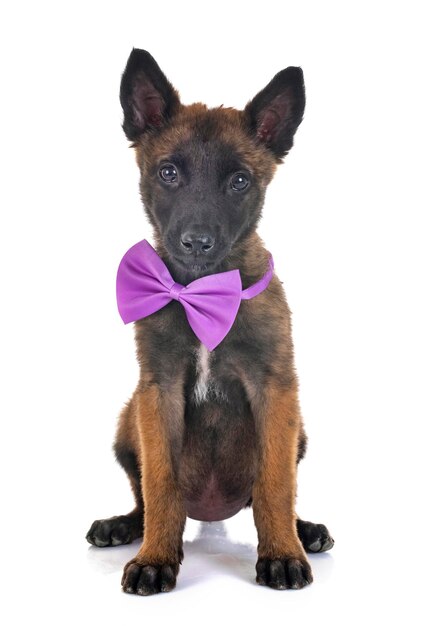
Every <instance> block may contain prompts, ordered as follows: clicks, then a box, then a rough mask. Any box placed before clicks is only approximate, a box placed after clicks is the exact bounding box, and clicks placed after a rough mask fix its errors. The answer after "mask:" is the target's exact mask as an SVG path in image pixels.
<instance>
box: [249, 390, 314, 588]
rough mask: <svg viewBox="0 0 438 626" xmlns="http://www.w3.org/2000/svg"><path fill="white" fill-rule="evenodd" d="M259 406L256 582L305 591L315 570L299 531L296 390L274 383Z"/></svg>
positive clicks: (298, 420) (255, 507) (256, 484)
mask: <svg viewBox="0 0 438 626" xmlns="http://www.w3.org/2000/svg"><path fill="white" fill-rule="evenodd" d="M258 407H259V408H258V420H257V421H258V427H259V442H260V465H259V470H258V474H257V478H256V481H255V485H254V489H253V510H254V521H255V524H256V527H257V532H258V538H259V545H258V561H257V566H256V570H257V582H258V583H259V584H261V585H269V586H270V587H273V588H274V589H291V588H292V589H300V588H301V587H304V586H305V585H308V584H309V583H311V582H312V572H311V569H310V565H309V563H308V561H307V558H306V556H305V553H304V549H303V547H302V544H301V542H300V540H299V538H298V534H297V529H296V515H295V494H296V466H297V452H298V438H299V432H300V424H301V414H300V409H299V404H298V397H297V391H296V389H294V388H293V387H292V388H285V387H280V386H275V385H273V384H271V385H270V386H268V387H267V388H266V389H265V393H264V399H263V401H262V402H260V403H258Z"/></svg>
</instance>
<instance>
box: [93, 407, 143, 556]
mask: <svg viewBox="0 0 438 626" xmlns="http://www.w3.org/2000/svg"><path fill="white" fill-rule="evenodd" d="M135 428H136V426H135V416H134V411H133V400H131V401H130V402H129V403H128V404H127V405H126V406H125V408H124V409H123V411H122V413H121V415H120V418H119V425H118V429H117V436H116V440H115V443H114V452H115V455H116V458H117V460H118V462H119V463H120V465H121V466H122V467H123V469H124V470H125V471H126V473H127V475H128V478H129V482H130V483H131V488H132V492H133V494H134V498H135V507H134V509H133V510H132V511H131V512H130V513H128V514H127V515H116V516H114V517H110V518H108V519H101V520H96V521H95V522H93V524H92V525H91V528H90V530H89V531H88V533H87V535H86V539H87V541H88V542H89V543H91V544H92V545H94V546H97V547H99V548H103V547H107V546H119V545H122V544H126V543H131V541H134V539H138V538H139V537H142V536H143V510H144V506H143V497H142V493H141V479H140V469H139V463H138V455H137V452H136V451H135V442H136V436H135V435H136V430H135Z"/></svg>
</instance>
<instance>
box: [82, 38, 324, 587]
mask: <svg viewBox="0 0 438 626" xmlns="http://www.w3.org/2000/svg"><path fill="white" fill-rule="evenodd" d="M120 100H121V104H122V108H123V111H124V122H123V129H124V131H125V134H126V136H127V138H128V139H129V140H130V141H131V142H132V146H133V147H134V149H135V155H136V160H137V164H138V166H139V168H140V174H141V178H140V189H141V196H142V200H143V204H144V208H145V211H146V214H147V216H148V218H149V220H150V223H151V224H152V226H153V230H154V236H155V244H156V246H155V248H156V251H157V253H158V255H159V257H161V259H162V261H163V262H164V264H165V266H166V267H167V270H168V271H169V273H170V275H171V277H172V279H173V281H175V283H177V284H178V285H180V289H181V285H183V286H185V285H188V284H190V283H191V282H193V281H194V280H198V279H202V278H203V277H205V276H211V275H214V274H220V273H223V272H230V271H232V270H238V272H239V275H240V279H241V283H242V289H243V290H245V289H248V288H251V286H253V285H258V284H261V283H260V282H259V281H261V282H263V281H265V283H266V281H267V284H265V287H264V288H263V289H262V290H261V291H260V293H258V294H257V295H255V297H251V298H249V299H242V301H241V302H240V306H239V307H238V311H237V315H236V317H235V319H234V322H233V323H232V325H231V327H230V329H229V331H228V333H227V334H226V335H225V336H224V337H223V339H222V340H221V341H220V342H219V344H218V345H217V346H215V348H214V349H213V350H211V349H208V348H207V347H206V345H205V342H204V343H201V341H200V340H199V339H198V337H197V335H196V334H195V332H194V331H193V329H192V327H191V326H190V324H189V322H188V317H187V314H186V311H185V310H184V307H183V306H181V302H178V301H177V299H175V298H174V299H172V300H171V301H170V302H168V303H167V304H166V306H163V307H162V308H160V309H159V310H157V311H156V312H154V313H152V314H151V315H147V316H145V317H141V318H140V319H138V321H136V323H135V335H136V344H137V354H138V361H139V365H140V380H139V383H138V386H137V389H136V390H135V392H134V394H133V397H132V398H131V400H130V401H129V403H128V404H127V406H126V407H125V408H124V410H123V411H122V413H121V415H120V419H119V424H118V430H117V436H116V441H115V444H114V450H115V454H116V457H117V459H118V461H119V462H120V464H121V465H122V467H123V468H124V469H125V471H126V472H127V474H128V477H129V480H130V483H131V487H132V490H133V493H134V497H135V502H136V505H135V508H134V510H133V511H132V512H131V513H129V514H128V515H122V516H117V517H112V518H110V519H106V520H97V521H95V522H94V523H93V524H92V526H91V528H90V530H89V532H88V534H87V540H88V541H89V542H90V543H91V544H93V545H95V546H99V547H103V546H116V545H120V544H125V543H129V542H131V541H133V540H134V539H136V538H139V537H142V538H143V542H142V544H141V547H140V550H139V552H138V554H137V556H136V557H135V558H134V559H132V560H131V561H130V562H129V563H128V564H127V565H126V567H125V570H124V574H123V578H122V587H123V590H124V591H126V592H128V593H137V594H140V595H150V594H154V593H158V592H162V591H169V590H171V589H173V588H174V586H175V584H176V577H177V574H178V571H179V566H180V563H181V561H182V557H183V549H182V547H183V543H182V537H183V530H184V525H185V520H186V516H189V517H190V518H193V519H196V520H203V521H214V520H224V519H227V518H229V517H231V516H232V515H235V514H236V513H237V512H238V511H240V510H241V509H242V508H243V507H245V506H252V508H253V513H254V521H255V524H256V527H257V533H258V561H257V564H256V574H257V576H256V580H257V582H258V583H259V584H261V585H268V586H270V587H272V588H274V589H299V588H301V587H304V586H305V585H308V584H309V583H310V582H312V573H311V568H310V565H309V562H308V560H307V558H306V551H307V552H321V551H325V550H329V549H330V548H331V547H332V546H333V539H332V538H331V537H330V534H329V532H328V530H327V528H326V527H325V526H323V525H321V524H313V523H311V522H304V521H302V520H300V519H299V518H298V517H297V516H296V513H295V508H294V507H295V495H296V467H297V463H298V462H299V461H300V459H301V458H303V456H304V453H305V449H306V435H305V433H304V430H303V423H302V418H301V414H300V408H299V401H298V383H297V376H296V374H295V370H294V362H293V346H292V339H291V322H290V311H289V308H288V305H287V302H286V299H285V295H284V291H283V288H282V286H281V283H280V281H279V279H278V278H277V277H276V275H275V274H274V275H273V276H272V277H271V276H270V275H268V274H269V266H270V255H269V253H268V252H267V251H266V250H265V248H264V247H263V244H262V241H261V240H260V238H259V236H258V235H257V232H256V227H257V223H258V221H259V218H260V215H261V212H262V207H263V202H264V197H265V191H266V188H267V186H268V184H269V183H270V181H271V180H272V177H273V175H274V172H275V169H276V167H277V164H279V163H281V162H282V160H283V157H284V156H285V155H286V154H287V152H288V151H289V150H290V148H291V147H292V144H293V139H294V135H295V131H296V130H297V128H298V126H299V124H300V122H301V120H302V117H303V113H304V104H305V93H304V81H303V72H302V70H301V69H300V68H298V67H288V68H286V69H284V70H283V71H281V72H279V73H278V74H277V75H276V76H275V77H274V78H273V79H272V81H271V82H270V83H269V84H268V85H267V87H265V88H264V89H263V90H262V91H260V93H258V94H257V95H256V96H255V98H253V100H251V101H250V102H249V103H248V104H247V106H246V107H245V109H244V110H243V111H239V110H236V109H233V108H223V107H218V108H213V109H208V108H207V107H206V106H205V105H204V104H200V103H197V104H192V105H190V106H185V105H182V104H181V102H180V99H179V96H178V92H177V91H176V90H175V89H174V87H173V86H172V85H171V83H170V82H169V81H168V80H167V78H166V77H165V75H164V74H163V72H162V71H161V69H160V68H159V66H158V65H157V63H156V61H155V60H154V59H153V58H152V56H151V55H150V54H149V53H148V52H145V51H143V50H138V49H134V50H133V51H132V53H131V55H130V57H129V60H128V63H127V66H126V69H125V71H124V74H123V77H122V81H121V89H120ZM273 252H275V251H273ZM271 267H272V266H271ZM233 275H234V276H235V275H236V272H234V274H233Z"/></svg>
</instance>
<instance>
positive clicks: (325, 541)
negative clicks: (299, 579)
mask: <svg viewBox="0 0 438 626" xmlns="http://www.w3.org/2000/svg"><path fill="white" fill-rule="evenodd" d="M306 450H307V435H306V433H305V432H304V428H303V425H302V424H301V429H300V435H299V438H298V456H297V463H299V462H300V461H301V459H302V458H304V456H305V454H306ZM297 531H298V537H299V539H300V541H301V543H302V544H303V548H304V550H305V551H306V552H327V550H331V549H332V548H333V546H334V544H335V542H334V539H332V537H331V536H330V533H329V531H328V530H327V527H326V526H324V524H314V523H313V522H305V521H304V520H302V519H300V518H297Z"/></svg>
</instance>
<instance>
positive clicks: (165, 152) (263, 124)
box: [120, 49, 305, 276]
mask: <svg viewBox="0 0 438 626" xmlns="http://www.w3.org/2000/svg"><path fill="white" fill-rule="evenodd" d="M120 100H121V103H122V107H123V110H124V114H125V118H124V123H123V128H124V130H125V133H126V136H127V137H128V139H130V140H131V141H133V145H134V147H135V149H136V155H137V162H138V165H139V167H140V172H141V181H140V188H141V194H142V199H143V203H144V206H145V209H146V212H147V215H148V216H149V219H150V220H151V223H152V225H153V227H154V229H155V231H156V235H158V237H159V239H160V241H161V242H162V244H163V245H164V248H165V250H166V252H167V255H168V257H169V259H170V260H171V262H172V265H173V266H175V267H178V268H180V269H181V271H183V272H184V273H186V274H187V275H193V276H199V275H202V274H205V273H211V272H214V271H215V269H216V268H217V267H218V266H219V265H220V264H221V262H222V261H224V259H225V258H226V257H227V256H228V255H229V254H230V252H231V250H232V249H234V248H235V247H236V246H237V244H238V242H241V241H243V240H244V239H245V237H247V236H248V235H249V233H251V232H252V231H253V230H254V228H255V226H256V224H257V221H258V219H259V218H260V215H261V210H262V207H263V201H264V196H265V190H266V187H267V185H268V184H269V182H270V181H271V179H272V176H273V174H274V171H275V167H276V164H277V163H279V162H281V160H282V157H284V156H285V155H286V154H287V152H288V150H289V149H290V148H291V146H292V143H293V136H294V133H295V131H296V129H297V127H298V125H299V124H300V122H301V120H302V116H303V112H304V101H305V97H304V83H303V75H302V71H301V69H300V68H294V67H289V68H287V69H285V70H283V71H282V72H280V73H279V74H277V75H276V76H275V77H274V79H273V80H272V81H271V82H270V83H269V85H268V86H267V87H266V88H265V89H264V90H262V91H261V92H260V93H259V94H258V95H257V96H256V97H255V98H254V99H253V100H252V101H251V102H249V103H248V105H247V106H246V108H245V109H244V110H243V111H238V110H236V109H229V108H222V107H219V108H215V109H207V107H206V106H205V105H203V104H193V105H190V106H184V105H182V104H181V103H180V100H179V97H178V93H177V92H176V91H175V89H174V88H173V87H172V85H171V84H170V83H169V81H168V80H167V78H166V77H165V76H164V74H163V73H162V71H161V70H160V68H159V67H158V65H157V63H156V62H155V60H154V59H153V58H152V57H151V55H150V54H149V53H147V52H145V51H143V50H136V49H134V50H133V51H132V53H131V56H130V57H129V60H128V64H127V66H126V69H125V72H124V74H123V77H122V83H121V89H120Z"/></svg>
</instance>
